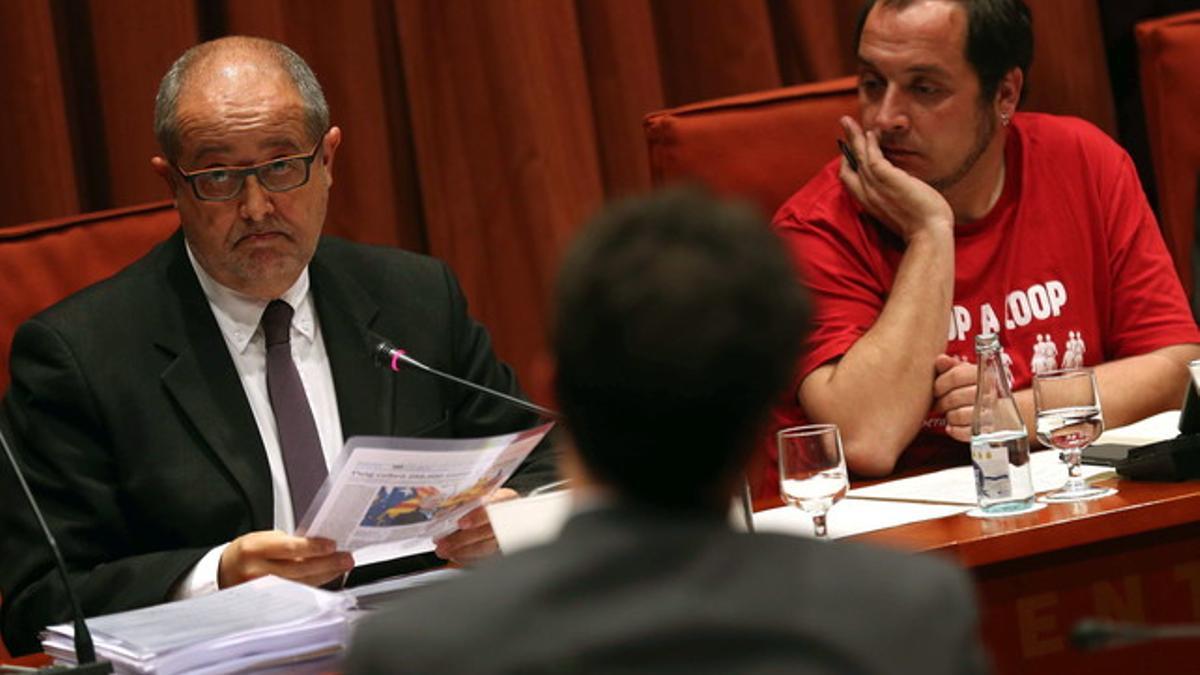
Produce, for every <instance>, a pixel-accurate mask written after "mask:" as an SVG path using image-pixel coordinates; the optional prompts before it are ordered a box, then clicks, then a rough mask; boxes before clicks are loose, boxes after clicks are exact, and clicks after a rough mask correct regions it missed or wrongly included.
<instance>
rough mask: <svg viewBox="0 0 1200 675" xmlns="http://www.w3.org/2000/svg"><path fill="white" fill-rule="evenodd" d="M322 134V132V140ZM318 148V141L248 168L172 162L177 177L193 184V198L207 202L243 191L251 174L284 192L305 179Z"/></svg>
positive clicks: (265, 186) (305, 181)
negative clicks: (186, 165)
mask: <svg viewBox="0 0 1200 675" xmlns="http://www.w3.org/2000/svg"><path fill="white" fill-rule="evenodd" d="M324 138H325V134H321V139H322V140H324ZM320 151H321V141H317V144H316V146H315V147H313V149H312V152H310V153H307V154H304V155H292V156H290V157H278V158H276V159H272V160H270V161H268V162H263V163H262V164H255V165H254V166H247V167H240V168H238V167H218V168H215V169H203V170H200V171H184V170H183V169H181V168H179V165H177V164H172V166H174V167H175V170H176V171H178V172H179V175H180V176H183V179H184V180H186V181H187V182H188V183H189V184H190V185H191V186H192V192H194V193H195V194H196V198H197V199H199V200H201V201H206V202H225V201H229V200H230V199H233V198H234V197H237V196H238V195H240V194H241V193H242V188H243V187H245V185H246V176H249V175H252V174H253V175H254V177H255V178H256V179H258V184H259V185H260V186H262V188H263V189H264V190H268V191H270V192H287V191H288V190H295V189H296V188H298V187H300V186H301V185H304V184H305V183H307V182H308V176H309V173H310V171H311V169H312V163H313V160H315V159H316V158H317V153H318V152H320Z"/></svg>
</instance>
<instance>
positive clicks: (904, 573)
mask: <svg viewBox="0 0 1200 675" xmlns="http://www.w3.org/2000/svg"><path fill="white" fill-rule="evenodd" d="M556 306H557V312H558V313H557V317H556V319H555V321H554V327H555V334H554V337H553V346H554V350H555V357H556V359H557V362H556V369H555V372H556V375H555V391H556V393H557V396H558V399H559V403H560V405H561V407H562V410H563V412H564V414H565V416H566V425H567V428H568V430H569V434H570V436H571V438H572V440H573V441H574V444H573V447H572V449H571V450H570V451H567V452H565V453H564V473H566V474H567V475H569V476H570V477H571V478H572V481H573V485H574V494H573V499H574V500H575V504H574V513H573V516H572V517H571V518H570V520H568V522H567V524H566V526H565V528H564V530H563V531H562V533H561V536H560V537H559V539H558V540H557V541H555V542H553V543H551V544H549V545H546V546H544V547H541V548H535V549H531V550H527V551H522V552H519V553H516V554H514V555H511V556H506V557H504V558H503V559H494V560H493V561H489V562H488V563H486V564H484V565H481V566H479V567H478V568H477V569H475V570H473V571H471V572H469V573H468V574H467V575H465V576H464V577H463V578H461V579H457V580H453V581H448V582H444V585H434V586H429V587H425V588H422V589H418V590H415V591H412V592H410V593H409V594H408V595H405V596H403V597H402V598H401V599H400V600H399V601H397V603H396V604H395V605H394V606H393V607H391V608H389V609H388V610H386V611H384V612H383V613H381V614H380V615H377V616H374V617H370V618H368V619H367V620H366V621H365V622H364V624H363V625H361V627H360V629H359V630H358V632H357V634H356V635H355V637H354V643H353V646H352V648H351V652H350V655H349V658H348V671H349V672H351V673H382V672H387V673H437V672H453V673H517V672H520V673H530V672H570V673H579V672H647V673H661V672H678V671H682V670H684V669H686V670H687V671H688V672H714V673H753V672H788V673H810V672H838V673H918V672H919V673H927V674H928V673H963V672H975V671H976V670H978V669H979V668H980V666H981V659H980V658H979V651H978V648H977V645H976V641H975V637H974V631H975V627H976V624H975V610H974V607H973V603H972V600H971V593H970V590H969V588H968V586H967V580H966V578H965V575H964V574H963V573H962V572H961V571H959V570H956V569H954V568H952V567H950V566H949V565H946V564H945V563H942V562H939V561H937V560H935V559H933V558H925V557H920V556H915V555H905V554H901V553H896V552H888V551H884V550H876V549H873V548H869V547H866V546H862V545H855V544H848V543H840V542H835V543H831V544H830V543H824V542H816V541H811V540H805V539H800V538H795V537H788V536H783V535H774V534H770V535H768V534H763V535H747V534H741V533H737V532H734V531H733V530H731V529H730V528H729V527H728V526H727V524H726V515H727V513H728V512H729V505H730V500H731V498H732V496H733V495H734V494H735V493H736V492H737V488H738V486H739V485H740V484H741V476H742V475H743V474H742V471H743V468H744V466H745V464H746V461H747V458H748V456H749V454H750V451H751V448H752V447H753V440H754V438H755V435H756V433H757V432H758V431H759V430H760V428H761V427H762V425H763V424H764V423H765V421H766V416H767V409H768V406H769V405H770V403H771V402H772V401H773V400H774V399H775V398H776V397H777V396H778V395H780V393H781V392H782V391H783V390H784V388H785V387H786V386H787V384H788V383H789V382H790V381H791V373H792V364H793V363H794V359H795V357H796V355H797V351H798V349H799V345H800V343H801V341H802V339H803V333H804V332H805V327H806V325H807V318H808V315H809V307H808V305H807V301H806V300H805V298H804V296H803V295H802V292H801V290H800V288H799V287H798V285H797V282H796V281H795V280H794V272H793V270H792V267H791V265H790V264H789V262H788V259H787V256H786V254H785V253H784V252H783V250H782V249H781V247H780V244H779V242H777V241H776V240H775V239H774V237H773V236H772V235H771V234H770V233H769V231H768V229H767V227H766V224H765V223H764V222H762V221H761V220H759V219H758V218H756V217H754V216H752V215H749V214H748V213H747V212H746V211H744V210H743V209H742V208H740V207H737V206H731V205H728V204H725V203H720V202H715V201H713V200H712V199H709V198H706V197H703V196H700V195H697V194H694V193H687V192H684V193H675V194H667V195H663V196H659V197H651V198H647V199H643V200H639V201H633V202H629V203H626V204H623V205H619V206H617V207H615V208H613V209H612V210H610V211H608V212H607V213H605V214H602V215H601V216H600V217H599V218H598V219H597V220H596V221H595V222H593V223H592V224H591V225H590V226H589V227H588V228H587V229H586V230H585V232H584V234H583V235H582V237H581V238H580V239H579V240H578V241H577V242H576V244H575V246H574V248H573V249H572V250H571V252H570V253H569V254H568V256H567V258H566V261H565V263H564V265H563V268H562V272H561V276H560V278H559V282H558V291H557V303H556ZM463 645H469V648H465V649H464V648H463Z"/></svg>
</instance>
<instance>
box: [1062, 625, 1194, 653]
mask: <svg viewBox="0 0 1200 675" xmlns="http://www.w3.org/2000/svg"><path fill="white" fill-rule="evenodd" d="M1148 640H1200V624H1197V623H1179V624H1162V625H1146V624H1137V623H1124V622H1120V621H1109V620H1107V619H1083V620H1081V621H1080V622H1079V623H1077V624H1075V628H1074V629H1073V630H1072V631H1071V644H1073V645H1075V647H1076V648H1078V649H1082V650H1085V651H1092V650H1096V649H1107V648H1109V647H1118V646H1125V645H1131V644H1135V643H1138V642H1146V641H1148Z"/></svg>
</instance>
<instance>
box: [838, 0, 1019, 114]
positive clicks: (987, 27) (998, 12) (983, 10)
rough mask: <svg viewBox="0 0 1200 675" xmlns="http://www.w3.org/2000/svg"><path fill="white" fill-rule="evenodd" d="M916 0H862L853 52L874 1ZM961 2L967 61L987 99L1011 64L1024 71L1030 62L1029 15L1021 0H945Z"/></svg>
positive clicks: (902, 2) (899, 4)
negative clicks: (964, 13) (965, 23)
mask: <svg viewBox="0 0 1200 675" xmlns="http://www.w3.org/2000/svg"><path fill="white" fill-rule="evenodd" d="M916 1H917V0H866V2H864V3H863V7H862V10H861V11H860V12H859V15H858V25H857V26H856V27H855V29H854V52H855V53H856V54H857V53H858V41H859V38H861V37H862V32H863V26H864V25H866V22H867V15H868V14H870V13H871V10H872V9H874V7H875V6H876V5H880V6H883V7H888V8H893V9H897V10H903V9H904V8H906V7H908V6H909V5H911V4H914V2H916ZM945 1H946V2H955V3H958V4H960V5H962V7H963V9H964V10H965V11H966V12H967V44H966V50H967V53H966V59H967V63H970V64H971V67H972V68H973V69H974V70H975V74H976V75H977V76H978V77H979V89H980V94H981V96H982V97H983V99H984V100H990V99H991V98H992V96H994V95H995V93H996V88H997V87H998V86H999V85H1000V80H1001V78H1003V77H1004V75H1005V74H1006V73H1008V72H1009V71H1010V70H1012V69H1013V68H1020V69H1021V72H1022V73H1023V74H1024V75H1025V78H1024V81H1023V86H1024V87H1026V88H1027V87H1028V83H1029V67H1030V65H1032V63H1033V19H1032V16H1031V14H1030V12H1029V7H1028V6H1027V5H1026V4H1025V0H945Z"/></svg>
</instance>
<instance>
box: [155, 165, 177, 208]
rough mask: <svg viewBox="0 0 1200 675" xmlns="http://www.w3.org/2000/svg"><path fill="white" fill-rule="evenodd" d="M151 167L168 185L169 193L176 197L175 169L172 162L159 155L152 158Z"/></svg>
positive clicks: (172, 197) (173, 197)
mask: <svg viewBox="0 0 1200 675" xmlns="http://www.w3.org/2000/svg"><path fill="white" fill-rule="evenodd" d="M150 168H152V169H154V173H156V174H158V177H159V178H162V179H163V182H164V183H166V185H167V194H168V195H170V197H171V199H172V200H173V199H175V170H174V169H173V168H172V167H171V163H170V162H168V161H167V160H166V159H164V158H163V157H161V156H159V155H155V156H153V157H151V158H150Z"/></svg>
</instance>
